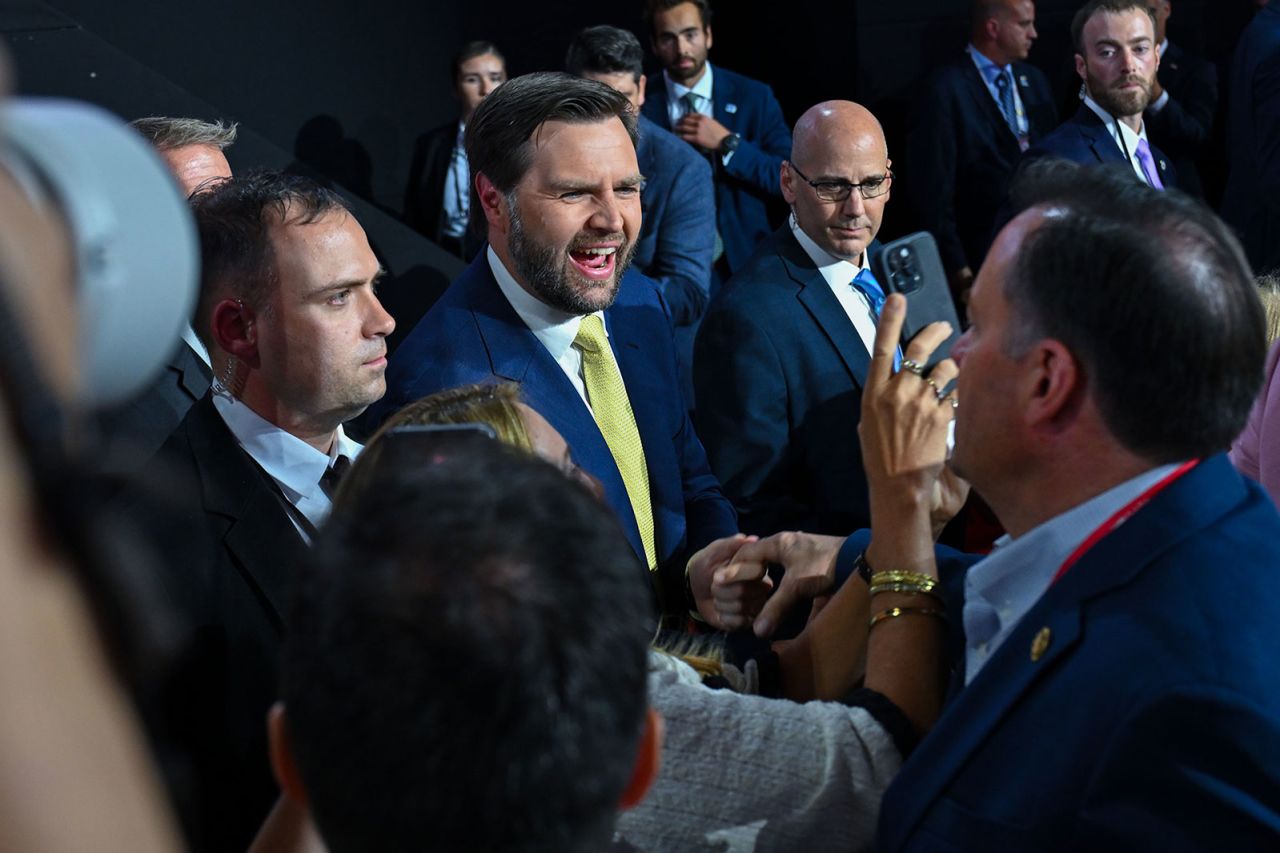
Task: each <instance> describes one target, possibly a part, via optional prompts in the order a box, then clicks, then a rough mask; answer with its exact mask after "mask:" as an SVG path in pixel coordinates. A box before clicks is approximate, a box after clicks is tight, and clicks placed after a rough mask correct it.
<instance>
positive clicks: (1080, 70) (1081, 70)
mask: <svg viewBox="0 0 1280 853" xmlns="http://www.w3.org/2000/svg"><path fill="white" fill-rule="evenodd" d="M1076 74H1077V75H1079V77H1080V79H1081V80H1083V81H1085V82H1088V75H1087V74H1086V73H1085V65H1084V57H1083V56H1081V55H1080V54H1078V53H1077V54H1076Z"/></svg>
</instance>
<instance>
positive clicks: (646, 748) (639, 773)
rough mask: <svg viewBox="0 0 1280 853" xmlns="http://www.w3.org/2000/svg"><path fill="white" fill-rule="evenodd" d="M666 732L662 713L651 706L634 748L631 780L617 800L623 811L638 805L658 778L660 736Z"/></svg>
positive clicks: (660, 755) (660, 761)
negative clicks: (638, 741)
mask: <svg viewBox="0 0 1280 853" xmlns="http://www.w3.org/2000/svg"><path fill="white" fill-rule="evenodd" d="M665 733H666V725H665V723H664V722H663V719H662V715H661V714H659V713H658V712H657V711H655V710H654V709H652V708H649V709H648V710H647V711H646V712H645V718H644V732H643V733H642V734H641V735H640V746H639V748H638V749H637V750H636V763H635V766H634V767H633V768H632V770H631V781H630V782H628V783H627V787H626V789H625V790H624V791H623V792H622V797H621V798H619V800H618V808H619V809H621V810H623V811H625V810H627V809H633V808H635V807H636V806H638V805H640V803H641V801H642V800H644V797H645V794H647V793H649V789H650V788H651V787H653V783H654V782H655V781H656V780H657V778H658V770H659V769H660V768H661V766H662V738H663V736H664V734H665Z"/></svg>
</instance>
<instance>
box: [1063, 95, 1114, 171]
mask: <svg viewBox="0 0 1280 853" xmlns="http://www.w3.org/2000/svg"><path fill="white" fill-rule="evenodd" d="M1072 121H1074V122H1075V123H1076V126H1077V127H1078V128H1079V129H1080V135H1081V136H1083V137H1084V139H1085V141H1086V142H1087V143H1088V145H1089V147H1090V148H1091V149H1092V150H1093V156H1095V157H1097V158H1098V162H1100V163H1124V162H1127V161H1126V160H1125V158H1124V154H1123V153H1121V151H1120V146H1119V145H1117V144H1116V141H1115V140H1114V139H1113V138H1112V137H1111V134H1109V133H1107V127H1106V125H1104V124H1103V123H1102V119H1100V118H1098V116H1097V115H1095V114H1094V112H1093V110H1091V109H1089V108H1088V107H1087V106H1085V105H1084V104H1081V105H1080V109H1078V110H1076V114H1075V118H1073V119H1072Z"/></svg>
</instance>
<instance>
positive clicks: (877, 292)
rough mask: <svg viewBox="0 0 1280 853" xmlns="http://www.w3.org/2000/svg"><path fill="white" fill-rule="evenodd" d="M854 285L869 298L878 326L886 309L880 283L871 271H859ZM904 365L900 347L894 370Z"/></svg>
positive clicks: (894, 358) (855, 288)
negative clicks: (882, 310) (883, 309)
mask: <svg viewBox="0 0 1280 853" xmlns="http://www.w3.org/2000/svg"><path fill="white" fill-rule="evenodd" d="M849 283H850V284H852V285H853V289H854V290H856V291H858V292H859V293H861V294H862V295H863V296H865V297H866V298H867V304H868V305H869V306H870V307H871V319H872V320H874V321H875V322H876V324H877V325H878V324H879V323H880V311H881V309H882V308H884V300H885V295H884V288H883V287H881V286H880V282H878V281H876V277H875V276H874V275H872V274H871V270H867V269H863V270H858V274H857V275H856V276H854V278H853V281H851V282H849ZM901 365H902V347H898V348H897V350H896V351H895V352H894V354H893V369H894V370H897V369H898V368H899V367H900V366H901Z"/></svg>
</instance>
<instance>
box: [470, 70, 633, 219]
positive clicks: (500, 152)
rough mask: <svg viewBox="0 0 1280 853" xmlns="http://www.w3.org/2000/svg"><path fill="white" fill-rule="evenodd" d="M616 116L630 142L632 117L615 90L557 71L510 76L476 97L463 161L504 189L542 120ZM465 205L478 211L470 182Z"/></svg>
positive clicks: (520, 171) (519, 172)
mask: <svg viewBox="0 0 1280 853" xmlns="http://www.w3.org/2000/svg"><path fill="white" fill-rule="evenodd" d="M610 118H617V119H620V120H621V121H622V124H623V126H624V127H625V128H626V129H627V135H629V136H630V137H631V142H632V144H633V145H634V144H635V141H636V117H635V115H634V113H632V111H631V102H630V101H628V100H627V99H626V98H625V97H623V96H622V95H621V94H619V93H618V92H617V91H616V90H614V89H612V88H610V87H608V86H606V85H604V84H603V83H597V82H595V81H594V80H584V79H582V78H580V77H574V76H573V75H571V74H565V73H564V72H560V71H540V72H537V73H535V74H525V75H523V76H521V77H515V78H513V79H511V80H508V81H507V82H506V83H504V84H502V85H501V86H499V87H498V88H497V89H495V90H494V91H493V93H492V94H490V95H489V96H488V97H486V98H485V99H484V100H483V101H481V102H480V106H478V107H476V111H475V112H474V113H473V114H472V116H471V121H469V122H467V133H466V141H465V145H466V149H467V162H468V163H469V164H470V165H471V173H472V174H483V175H484V176H485V177H487V178H488V179H489V180H490V181H492V182H493V185H494V186H495V187H497V188H498V190H499V191H500V192H502V193H510V192H511V191H512V190H514V189H515V186H516V184H518V183H520V179H521V178H523V177H524V174H525V172H527V171H529V166H530V164H532V163H533V133H534V131H536V130H537V129H538V128H539V127H540V126H541V125H542V124H543V122H548V121H563V122H568V123H571V124H579V123H588V122H597V121H605V120H607V119H610ZM471 202H472V204H471V209H472V210H479V209H480V202H479V199H478V198H476V192H475V187H474V182H473V186H472V190H471Z"/></svg>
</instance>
